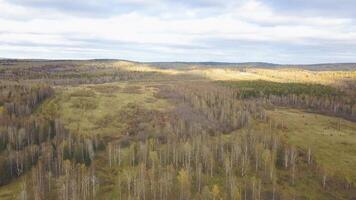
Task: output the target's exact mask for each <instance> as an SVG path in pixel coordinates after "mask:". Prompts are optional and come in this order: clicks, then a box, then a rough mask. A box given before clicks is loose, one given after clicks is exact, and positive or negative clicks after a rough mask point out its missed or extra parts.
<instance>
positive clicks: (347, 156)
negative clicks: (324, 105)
mask: <svg viewBox="0 0 356 200" xmlns="http://www.w3.org/2000/svg"><path fill="white" fill-rule="evenodd" d="M268 114H269V116H271V118H272V120H273V121H276V122H279V123H282V124H283V126H284V127H285V128H283V130H282V131H281V132H282V134H284V136H285V138H286V139H287V141H288V142H289V143H290V144H293V145H295V146H297V147H299V148H302V149H304V150H307V149H308V148H311V151H312V155H313V157H314V159H315V160H316V162H317V164H318V165H319V166H321V167H322V168H324V170H326V172H327V174H328V175H329V176H336V177H339V178H342V179H344V180H345V179H348V181H349V182H352V183H353V184H356V171H355V170H354V169H355V168H354V167H355V166H356V157H355V155H356V131H355V130H356V123H354V122H351V121H347V120H344V119H340V118H335V117H328V116H324V115H319V114H312V113H305V112H302V111H299V110H293V109H277V110H274V111H269V112H268Z"/></svg>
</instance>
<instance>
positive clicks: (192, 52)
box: [0, 0, 356, 64]
mask: <svg viewBox="0 0 356 200" xmlns="http://www.w3.org/2000/svg"><path fill="white" fill-rule="evenodd" d="M1 57H2V58H50V59H87V58H118V59H129V60H136V61H225V62H248V61H251V62H252V61H253V62H255V61H263V62H274V63H299V64H300V63H324V62H356V1H355V0H0V58H1Z"/></svg>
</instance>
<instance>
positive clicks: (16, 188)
mask: <svg viewBox="0 0 356 200" xmlns="http://www.w3.org/2000/svg"><path fill="white" fill-rule="evenodd" d="M22 183H23V178H18V179H16V180H13V181H12V182H11V183H9V184H7V185H4V186H1V187H0V199H1V200H17V199H19V196H20V193H21V190H22Z"/></svg>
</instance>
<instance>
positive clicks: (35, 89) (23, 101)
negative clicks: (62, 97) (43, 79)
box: [0, 83, 54, 117]
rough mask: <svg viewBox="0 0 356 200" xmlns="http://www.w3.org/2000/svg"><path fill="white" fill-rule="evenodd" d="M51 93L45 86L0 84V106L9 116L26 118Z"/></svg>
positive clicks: (51, 90) (49, 88) (50, 89)
mask: <svg viewBox="0 0 356 200" xmlns="http://www.w3.org/2000/svg"><path fill="white" fill-rule="evenodd" d="M53 93H54V91H53V89H52V88H51V87H49V86H46V85H22V84H16V83H9V84H0V106H3V107H4V109H5V112H6V113H7V114H8V115H10V116H16V117H19V116H26V115H30V114H31V113H32V111H33V110H34V109H35V108H36V107H37V106H38V105H39V104H41V103H42V101H44V100H45V99H47V98H49V97H51V96H52V95H53Z"/></svg>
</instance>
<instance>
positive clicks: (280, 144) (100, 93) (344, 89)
mask: <svg viewBox="0 0 356 200" xmlns="http://www.w3.org/2000/svg"><path fill="white" fill-rule="evenodd" d="M166 65H169V63H168V64H167V63H165V66H166ZM186 65H189V64H186ZM175 68H176V67H175V66H174V67H172V68H169V67H164V68H163V69H162V68H155V67H154V66H150V65H149V64H143V63H133V62H128V61H120V62H119V61H112V60H107V61H103V60H102V61H98V60H94V61H30V60H27V61H21V60H8V61H6V62H5V61H2V62H1V63H0V78H1V80H0V199H35V200H44V199H63V200H69V199H73V200H77V199H180V200H186V199H202V200H203V199H204V200H206V199H212V200H218V199H241V200H242V199H243V200H250V199H251V200H252V199H253V200H262V199H273V200H277V199H281V200H282V199H353V198H356V174H355V172H354V168H353V166H354V164H356V157H355V154H354V149H355V148H356V123H355V121H356V102H355V98H354V97H355V95H356V94H355V91H353V90H350V85H349V84H345V85H342V84H340V83H343V82H345V80H347V82H348V83H350V78H349V77H350V74H351V77H354V76H355V75H354V74H353V73H355V72H352V71H351V72H350V71H346V72H345V75H343V74H342V71H341V72H339V73H341V75H340V74H339V75H338V78H335V80H337V82H335V84H329V83H327V84H326V83H325V82H324V81H320V83H315V82H313V81H315V80H313V81H311V82H305V83H304V82H300V81H293V80H292V79H291V80H290V81H289V82H284V79H285V77H283V79H280V80H278V81H276V80H271V78H270V77H269V76H263V75H261V73H258V72H256V73H252V72H246V70H243V69H239V70H233V71H234V73H236V77H234V79H229V80H227V78H226V77H228V75H225V74H222V77H221V78H220V79H212V78H211V76H210V75H209V73H210V71H209V70H212V69H211V68H213V67H209V69H206V68H204V67H202V68H194V69H193V70H191V69H190V68H182V69H179V70H177V71H175V70H176V69H175ZM216 68H217V69H216V70H220V69H219V66H216ZM229 68H231V67H229ZM241 68H242V67H241ZM248 68H249V69H250V66H248ZM207 70H208V71H207ZM213 70H214V69H213ZM278 70H280V69H275V71H276V72H277V71H278ZM213 72H215V71H213ZM225 72H226V73H229V72H230V71H225ZM326 72H327V71H321V72H320V73H321V74H320V76H319V75H318V74H317V75H315V73H319V72H312V73H313V74H314V75H315V76H318V77H319V78H320V80H324V77H326V76H325V73H326ZM246 73H250V74H248V75H249V77H251V79H248V80H246ZM284 73H285V72H284ZM290 73H291V74H295V73H296V72H295V71H292V72H290ZM300 73H305V70H301V72H300ZM330 73H335V72H330ZM229 76H230V75H229ZM234 76H235V75H234ZM256 76H258V78H256ZM318 80H319V79H318ZM351 81H356V80H353V79H352V78H351ZM351 85H352V84H351ZM281 112H285V113H287V114H288V115H287V114H286V115H284V116H283V115H282V117H279V115H278V113H281ZM289 115H292V116H293V117H292V120H290V121H291V122H290V121H289V120H288V116H289ZM303 119H307V121H306V122H303V123H298V120H303ZM312 120H313V121H312ZM319 124H321V125H319ZM295 132H297V133H295ZM314 132H316V134H314ZM304 137H305V138H304ZM304 139H306V140H304ZM339 141H340V142H339ZM333 145H334V146H333ZM325 147H327V148H328V151H326V152H325V150H323V151H321V150H320V149H325ZM333 147H334V149H333ZM339 150H341V151H342V152H344V155H345V156H344V157H343V155H339V154H340V152H339ZM340 166H341V167H343V168H340Z"/></svg>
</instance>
